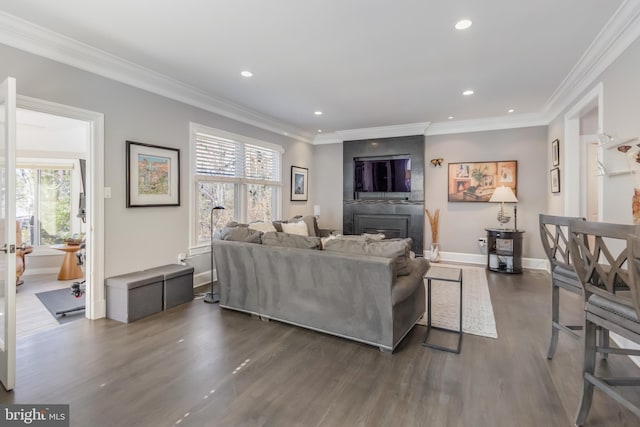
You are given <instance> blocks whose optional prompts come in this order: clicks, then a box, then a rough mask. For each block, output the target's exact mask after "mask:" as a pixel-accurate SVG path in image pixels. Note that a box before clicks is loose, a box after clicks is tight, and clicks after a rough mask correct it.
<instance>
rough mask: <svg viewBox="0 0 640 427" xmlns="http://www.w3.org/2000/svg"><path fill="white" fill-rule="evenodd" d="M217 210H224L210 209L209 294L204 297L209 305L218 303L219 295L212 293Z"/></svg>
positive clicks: (218, 208) (222, 208) (219, 207)
mask: <svg viewBox="0 0 640 427" xmlns="http://www.w3.org/2000/svg"><path fill="white" fill-rule="evenodd" d="M219 210H224V206H214V207H213V209H211V292H207V293H206V294H205V295H204V302H206V303H209V304H213V303H216V302H220V294H218V293H217V292H214V291H213V281H214V280H213V266H214V264H213V233H214V231H215V229H214V227H213V226H214V225H217V222H218V215H217V213H218V211H219ZM214 214H215V219H216V222H215V223H214V222H213V218H214Z"/></svg>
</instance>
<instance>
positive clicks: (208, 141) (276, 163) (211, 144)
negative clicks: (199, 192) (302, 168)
mask: <svg viewBox="0 0 640 427" xmlns="http://www.w3.org/2000/svg"><path fill="white" fill-rule="evenodd" d="M195 142H196V150H195V151H196V175H198V176H199V177H222V178H236V179H237V180H238V181H242V182H270V183H276V184H277V183H280V153H279V152H278V151H275V150H273V149H271V148H268V147H261V146H259V145H255V144H249V143H243V142H239V141H233V140H231V139H226V138H220V137H216V136H214V135H209V134H205V133H201V132H196V135H195Z"/></svg>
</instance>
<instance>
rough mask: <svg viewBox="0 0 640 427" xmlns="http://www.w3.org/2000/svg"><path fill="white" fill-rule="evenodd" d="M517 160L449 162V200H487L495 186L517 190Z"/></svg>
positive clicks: (514, 191)
mask: <svg viewBox="0 0 640 427" xmlns="http://www.w3.org/2000/svg"><path fill="white" fill-rule="evenodd" d="M517 172H518V162H517V161H515V160H511V161H504V162H502V161H501V162H467V163H449V179H448V201H449V202H488V201H489V199H491V196H492V195H493V192H494V191H495V190H496V188H498V187H500V186H505V187H509V188H511V190H512V191H513V193H514V194H515V193H516V192H517Z"/></svg>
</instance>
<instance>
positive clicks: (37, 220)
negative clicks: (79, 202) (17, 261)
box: [16, 165, 73, 246]
mask: <svg viewBox="0 0 640 427" xmlns="http://www.w3.org/2000/svg"><path fill="white" fill-rule="evenodd" d="M72 178H73V170H72V168H71V167H64V166H50V167H49V166H25V167H20V165H19V167H18V168H17V169H16V219H17V220H18V221H19V223H20V230H21V234H22V241H23V242H26V243H28V244H30V245H33V246H38V245H50V244H54V243H62V241H63V240H64V239H65V238H66V237H69V236H70V235H71V234H72V230H71V222H72V221H71V202H72V200H71V199H72V192H71V190H72Z"/></svg>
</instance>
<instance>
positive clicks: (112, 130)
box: [0, 45, 313, 277]
mask: <svg viewBox="0 0 640 427" xmlns="http://www.w3.org/2000/svg"><path fill="white" fill-rule="evenodd" d="M0 58H2V61H0V78H2V79H4V78H5V77H7V76H12V77H16V78H17V82H18V93H19V94H21V95H26V96H30V97H34V98H39V99H44V100H47V101H53V102H57V103H61V104H66V105H70V106H74V107H78V108H83V109H87V110H92V111H97V112H101V113H104V120H105V158H104V163H105V186H107V187H111V189H112V198H111V199H106V200H105V212H104V215H105V217H104V220H105V241H104V247H105V277H109V276H113V275H117V274H122V273H127V272H130V271H135V270H140V269H144V268H149V267H153V266H158V265H162V264H167V263H173V262H175V261H176V260H177V254H178V253H180V252H187V246H188V242H189V200H188V194H189V191H188V187H187V186H188V184H189V177H188V176H187V170H188V163H187V162H188V159H189V122H196V123H200V124H203V125H206V126H210V127H214V128H219V129H224V130H226V131H229V132H234V133H238V134H242V135H247V136H250V137H253V138H257V139H261V140H264V141H268V142H271V143H275V144H280V145H282V146H283V147H284V149H285V153H284V156H283V181H284V192H283V195H284V197H283V202H284V203H283V211H284V212H283V213H284V215H283V216H285V217H289V216H292V215H294V214H297V213H305V214H312V213H313V200H309V202H306V203H303V202H298V203H295V204H292V203H291V202H289V181H290V177H289V176H290V165H292V164H294V165H297V166H304V167H309V166H310V165H311V155H312V147H311V146H310V145H308V144H306V143H301V142H297V141H294V140H292V139H291V138H288V137H285V136H284V135H278V134H274V133H272V132H268V131H265V130H262V129H258V128H254V127H252V126H249V125H246V124H243V123H240V122H237V121H234V120H231V119H228V118H225V117H221V116H218V115H216V114H212V113H209V112H206V111H203V110H200V109H197V108H194V107H191V106H188V105H185V104H182V103H179V102H177V101H173V100H170V99H167V98H163V97H161V96H158V95H154V94H151V93H148V92H145V91H143V90H139V89H136V88H133V87H130V86H127V85H124V84H121V83H118V82H115V81H112V80H109V79H105V78H103V77H100V76H97V75H95V74H91V73H88V72H85V71H81V70H78V69H75V68H73V67H69V66H66V65H63V64H60V63H57V62H54V61H51V60H48V59H45V58H42V57H39V56H36V55H32V54H29V53H25V52H22V51H19V50H17V49H13V48H10V47H7V46H5V45H0ZM127 140H131V141H137V142H143V143H148V144H155V145H161V146H166V147H174V148H179V149H180V150H181V153H180V154H181V156H180V157H181V159H180V165H181V184H180V192H181V205H180V206H179V207H166V208H162V207H160V208H156V207H154V208H129V209H127V208H126V207H125V204H126V200H125V198H126V189H125V185H126V183H125V180H126V178H125V141H127ZM201 258H203V259H200V260H197V259H196V260H193V261H192V262H193V263H194V265H196V266H197V267H196V268H198V269H208V265H209V264H208V255H205V256H203V257H201ZM196 273H198V271H196Z"/></svg>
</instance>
